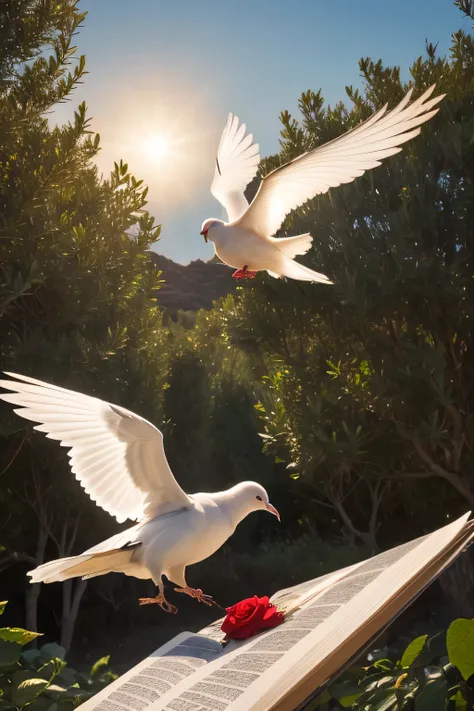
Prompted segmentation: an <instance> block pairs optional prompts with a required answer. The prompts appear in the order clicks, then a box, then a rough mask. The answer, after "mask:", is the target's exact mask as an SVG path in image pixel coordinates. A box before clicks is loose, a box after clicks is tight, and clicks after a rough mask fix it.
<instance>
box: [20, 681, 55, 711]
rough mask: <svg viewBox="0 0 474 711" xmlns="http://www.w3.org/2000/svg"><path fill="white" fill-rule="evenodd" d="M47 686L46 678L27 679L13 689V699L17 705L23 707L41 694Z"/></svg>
mask: <svg viewBox="0 0 474 711" xmlns="http://www.w3.org/2000/svg"><path fill="white" fill-rule="evenodd" d="M47 686H48V682H47V681H46V680H45V679H25V681H22V682H21V684H19V685H18V686H17V688H16V689H14V690H13V692H12V701H13V703H14V704H15V706H18V707H20V708H21V707H22V706H25V704H29V703H30V702H31V701H33V699H34V698H35V697H36V696H39V695H40V694H41V692H42V691H44V690H45V689H46V687H47Z"/></svg>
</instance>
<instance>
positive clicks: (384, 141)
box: [201, 85, 444, 284]
mask: <svg viewBox="0 0 474 711" xmlns="http://www.w3.org/2000/svg"><path fill="white" fill-rule="evenodd" d="M434 88H435V87H434V85H433V86H431V87H430V88H429V89H428V90H427V91H425V92H424V94H422V96H420V97H419V98H418V99H417V100H416V101H413V102H412V103H409V102H410V98H411V94H412V90H411V89H410V91H409V92H408V93H407V94H406V95H405V97H404V98H403V100H402V101H401V102H400V103H399V104H398V106H396V107H395V108H394V109H393V110H392V111H389V112H388V113H387V105H385V106H384V107H383V108H382V109H380V110H379V111H377V112H376V113H375V114H374V115H373V116H371V117H370V118H369V119H367V120H366V121H364V122H363V123H361V124H360V125H359V126H357V127H356V128H354V129H352V130H351V131H348V132H347V133H345V134H343V135H342V136H340V137H339V138H336V139H334V140H333V141H329V142H328V143H326V144H324V145H322V146H319V147H318V148H316V149H314V150H312V151H309V152H308V153H304V154H303V155H301V156H299V157H298V158H295V159H294V160H292V161H291V162H290V163H287V164H286V165H283V166H281V167H280V168H277V169H276V170H274V171H272V172H271V173H269V174H268V175H267V176H266V177H265V178H264V179H263V180H262V182H261V184H260V187H259V190H258V192H257V194H256V196H255V198H254V200H253V201H252V203H251V204H250V205H248V203H247V200H246V198H245V195H244V190H245V188H246V186H247V185H248V183H249V182H250V181H251V180H252V179H253V178H254V177H255V175H256V174H257V169H258V165H259V162H260V156H259V154H258V145H257V144H254V143H253V137H252V134H248V135H245V131H246V127H245V124H242V125H239V119H238V118H237V117H236V116H233V115H232V114H229V119H228V121H227V125H226V127H225V129H224V132H223V134H222V138H221V141H220V144H219V148H218V152H217V158H216V167H215V173H214V180H213V182H212V186H211V192H212V194H213V195H214V196H215V197H216V198H217V199H218V200H219V202H221V204H222V205H223V206H224V208H225V209H226V211H227V214H228V222H223V221H222V220H217V219H208V220H205V221H204V223H203V225H202V229H201V234H202V235H204V238H205V239H206V241H207V240H208V239H209V240H211V241H212V242H214V246H215V251H216V254H217V256H218V257H219V259H221V260H222V261H223V262H224V263H225V264H227V265H229V266H231V267H234V268H236V269H238V270H242V271H243V273H244V274H245V272H247V275H248V276H252V275H253V274H252V273H255V272H257V271H263V270H266V271H267V272H268V273H269V274H271V275H272V276H274V277H280V276H286V277H289V278H291V279H300V280H303V281H314V282H322V283H325V284H331V283H332V282H331V281H330V280H329V279H328V278H327V277H326V276H324V274H319V273H317V272H314V271H312V270H311V269H308V268H307V267H304V266H302V265H301V264H299V263H297V262H295V261H293V258H294V257H295V256H297V255H299V254H305V253H306V252H307V251H308V250H309V248H310V246H311V235H309V234H308V235H298V236H297V237H286V238H280V239H275V238H274V237H273V235H274V234H275V233H276V232H277V230H278V229H279V228H280V226H281V224H282V222H283V220H284V219H285V217H286V216H287V215H288V214H289V213H290V212H291V211H292V210H294V209H295V208H297V207H299V206H300V205H302V204H304V203H305V202H306V201H307V200H309V199H311V198H313V197H315V196H316V195H320V194H322V193H325V192H327V191H328V190H329V188H335V187H337V186H338V185H342V184H343V183H350V182H352V181H353V180H355V178H357V177H360V176H361V175H363V174H364V173H365V171H367V170H370V169H372V168H376V167H377V166H379V165H380V164H381V161H382V160H383V159H384V158H387V157H388V156H391V155H394V154H395V153H398V152H399V151H401V150H402V149H401V147H400V146H402V144H403V143H406V142H407V141H409V140H410V139H411V138H414V137H415V136H417V135H418V134H419V133H420V131H421V128H420V126H421V125H422V124H423V123H425V122H426V121H429V120H430V119H431V118H432V117H433V116H434V115H435V114H436V113H437V112H438V109H435V108H434V107H435V106H436V104H438V103H439V102H440V101H441V99H442V98H443V97H444V94H443V95H440V96H436V97H435V98H434V99H430V96H431V95H432V93H433V91H434ZM249 273H250V274H249ZM240 276H242V274H240Z"/></svg>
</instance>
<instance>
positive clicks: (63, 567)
mask: <svg viewBox="0 0 474 711" xmlns="http://www.w3.org/2000/svg"><path fill="white" fill-rule="evenodd" d="M133 550H134V549H125V550H122V549H120V548H119V549H118V550H112V551H106V552H104V553H92V554H91V553H83V554H82V555H75V556H71V557H70V558H60V559H59V560H52V561H50V562H49V563H44V565H40V566H38V568H35V569H34V570H30V571H29V573H28V575H29V576H30V578H31V581H30V582H31V583H55V582H60V581H62V580H69V579H70V578H80V577H93V576H94V575H103V574H104V573H111V572H113V571H114V570H116V569H117V568H121V567H122V566H124V565H126V564H127V563H129V562H130V558H131V557H132V555H133Z"/></svg>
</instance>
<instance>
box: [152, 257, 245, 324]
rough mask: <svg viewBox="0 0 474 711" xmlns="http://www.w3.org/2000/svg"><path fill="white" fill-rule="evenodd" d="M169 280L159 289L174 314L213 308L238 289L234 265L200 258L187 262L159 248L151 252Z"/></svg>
mask: <svg viewBox="0 0 474 711" xmlns="http://www.w3.org/2000/svg"><path fill="white" fill-rule="evenodd" d="M149 254H150V256H151V258H152V260H153V263H154V264H155V266H156V268H157V269H160V271H162V272H163V274H162V277H163V279H164V280H165V283H164V284H163V286H162V288H161V289H160V290H159V292H158V299H159V303H160V306H162V307H163V308H164V309H166V310H167V312H168V314H169V315H170V316H171V317H173V316H174V315H175V314H176V312H177V311H198V310H199V309H210V308H211V307H212V302H213V301H215V300H216V299H219V298H220V297H221V296H226V295H227V294H230V293H231V292H232V291H234V289H235V287H236V286H237V284H238V283H239V282H238V281H236V280H235V279H232V272H233V269H230V268H229V267H226V266H223V265H222V264H212V263H211V262H203V261H202V260H201V259H197V260H196V261H194V262H190V264H187V265H186V266H183V265H182V264H177V263H176V262H173V260H172V259H168V258H167V257H164V256H163V255H162V254H157V253H156V252H150V253H149Z"/></svg>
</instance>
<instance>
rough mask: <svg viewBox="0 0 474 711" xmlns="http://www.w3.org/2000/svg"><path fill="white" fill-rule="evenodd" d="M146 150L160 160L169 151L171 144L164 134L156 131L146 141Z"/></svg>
mask: <svg viewBox="0 0 474 711" xmlns="http://www.w3.org/2000/svg"><path fill="white" fill-rule="evenodd" d="M145 150H146V151H147V153H148V154H149V156H150V158H152V159H154V160H158V161H159V160H162V158H164V157H165V156H166V154H167V153H168V150H169V145H168V143H167V141H166V139H165V138H164V137H163V136H161V135H160V134H159V133H154V134H152V135H151V136H150V137H149V138H148V140H147V141H146V142H145Z"/></svg>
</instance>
